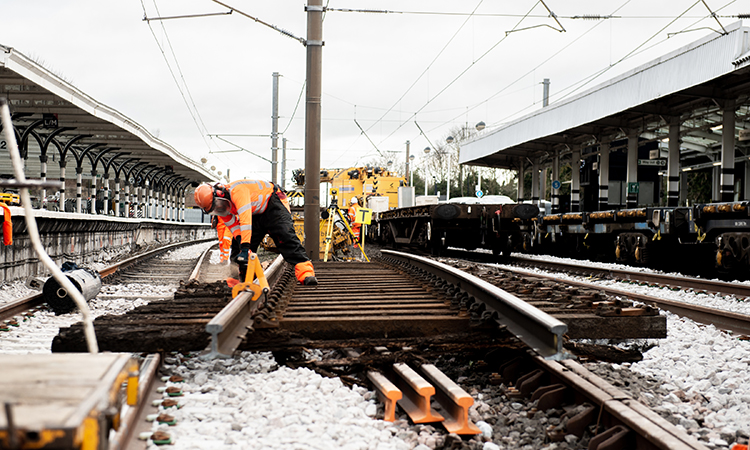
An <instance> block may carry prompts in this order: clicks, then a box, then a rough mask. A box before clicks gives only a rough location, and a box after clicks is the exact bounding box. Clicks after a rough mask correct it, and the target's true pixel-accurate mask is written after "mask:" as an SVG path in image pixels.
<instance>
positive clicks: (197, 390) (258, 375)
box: [150, 352, 418, 450]
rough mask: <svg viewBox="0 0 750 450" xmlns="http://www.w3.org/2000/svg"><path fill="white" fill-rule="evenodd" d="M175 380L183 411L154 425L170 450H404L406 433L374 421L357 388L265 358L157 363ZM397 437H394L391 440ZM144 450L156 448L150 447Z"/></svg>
mask: <svg viewBox="0 0 750 450" xmlns="http://www.w3.org/2000/svg"><path fill="white" fill-rule="evenodd" d="M165 363H166V366H165V369H166V370H167V371H170V372H171V373H173V374H177V375H180V376H182V377H183V378H184V379H185V383H184V384H183V383H175V384H172V383H169V384H170V385H172V386H178V387H181V388H182V390H183V393H184V396H183V397H176V398H175V399H176V400H178V401H179V402H180V403H181V404H182V405H183V406H182V407H181V408H180V409H177V410H175V408H168V409H166V410H163V412H165V413H167V414H170V415H173V416H174V417H175V419H176V425H174V426H168V425H166V424H156V423H155V424H154V431H156V430H157V429H158V430H162V431H165V432H167V433H170V434H171V435H172V436H173V439H174V443H173V445H172V446H170V448H174V449H185V450H187V449H206V450H209V449H210V450H218V449H227V450H229V449H320V450H327V449H333V448H341V449H351V450H367V449H373V450H376V449H377V450H388V449H396V450H406V449H411V448H414V446H415V445H416V444H418V443H417V442H413V443H407V442H406V441H404V440H403V439H402V437H406V438H408V437H411V438H413V440H414V441H416V440H417V439H416V436H414V433H411V434H412V435H411V436H410V435H409V434H410V433H409V432H406V431H404V430H403V429H401V428H400V427H398V426H397V425H394V424H392V423H389V422H385V421H382V420H377V419H375V418H374V417H375V416H376V414H377V412H378V405H377V403H376V397H375V395H374V393H373V392H371V391H368V390H367V389H366V388H364V387H358V386H354V387H352V388H349V387H347V386H344V384H343V383H342V382H341V381H340V380H339V379H338V378H325V377H322V376H321V375H319V374H317V373H315V372H313V371H312V370H309V369H305V368H300V369H290V368H288V367H283V366H282V367H278V366H277V365H276V362H275V360H274V359H273V356H271V354H270V353H251V352H243V353H241V354H239V355H237V356H236V357H235V358H233V359H227V360H214V361H203V360H201V359H200V358H197V357H196V358H190V359H184V357H182V356H181V355H175V356H173V357H168V358H165ZM400 433H401V434H403V436H399V434H400ZM150 448H154V449H155V448H159V447H158V446H156V445H153V446H151V447H150Z"/></svg>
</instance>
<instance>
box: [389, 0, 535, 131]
mask: <svg viewBox="0 0 750 450" xmlns="http://www.w3.org/2000/svg"><path fill="white" fill-rule="evenodd" d="M538 4H539V1H537V2H536V3H534V5H533V6H532V7H531V8H530V9H529V11H528V12H527V15H528V14H530V13H531V11H533V10H534V8H536V5H538ZM526 17H527V16H524V17H522V18H521V19H520V20H519V21H518V22H517V23H516V25H515V26H514V27H513V29H512V30H514V29H516V28H518V27H519V25H521V23H522V22H523V21H524V19H525V18H526ZM512 30H511V31H512ZM507 38H508V34H507V33H506V34H505V36H503V37H502V38H500V40H499V41H497V42H496V43H495V44H494V45H492V47H490V48H489V49H487V50H486V51H485V52H484V53H482V54H481V55H480V56H479V58H477V59H475V60H474V61H472V62H471V64H469V65H468V66H467V67H466V68H465V69H464V70H463V71H461V73H459V74H458V75H457V76H456V77H455V78H453V80H451V81H450V82H449V83H448V84H447V85H445V86H444V87H443V88H442V89H441V90H440V91H439V92H438V93H437V94H435V95H434V96H432V97H431V98H429V99H428V100H427V102H426V103H425V104H424V105H422V107H420V108H419V109H418V110H417V111H415V112H414V113H413V114H412V115H411V117H409V118H408V119H407V120H405V121H403V122H402V123H401V125H399V126H398V127H396V129H395V130H393V131H392V132H391V134H389V135H388V136H386V137H385V139H383V140H382V141H381V143H383V142H385V141H386V140H387V139H389V138H390V137H391V136H393V135H394V134H395V133H396V132H397V131H398V130H400V129H401V128H402V127H403V126H404V125H406V123H407V122H408V121H409V120H412V119H413V118H415V117H416V116H417V114H418V113H419V112H421V111H422V110H424V109H425V108H426V107H427V105H429V104H430V103H431V102H432V101H434V100H435V99H436V98H438V97H439V96H440V95H442V94H443V92H445V91H446V90H448V88H450V87H451V86H452V85H453V84H454V83H455V82H456V81H458V80H459V79H460V78H461V77H463V76H464V75H465V74H466V73H467V72H468V71H469V70H470V69H471V68H472V67H474V65H475V64H476V63H478V62H479V61H481V60H482V59H484V57H485V56H487V55H488V54H489V53H490V52H492V50H494V49H495V48H496V47H497V46H498V45H500V44H501V43H502V42H503V41H505V39H507Z"/></svg>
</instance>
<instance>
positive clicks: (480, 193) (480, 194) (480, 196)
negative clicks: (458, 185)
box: [476, 190, 484, 198]
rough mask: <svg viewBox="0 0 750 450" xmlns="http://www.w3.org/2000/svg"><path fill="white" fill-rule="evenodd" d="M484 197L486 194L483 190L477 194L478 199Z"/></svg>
mask: <svg viewBox="0 0 750 450" xmlns="http://www.w3.org/2000/svg"><path fill="white" fill-rule="evenodd" d="M483 195H484V192H482V191H481V190H478V191H477V192H476V196H477V198H482V196H483Z"/></svg>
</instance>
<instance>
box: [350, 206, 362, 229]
mask: <svg viewBox="0 0 750 450" xmlns="http://www.w3.org/2000/svg"><path fill="white" fill-rule="evenodd" d="M357 211H359V205H358V204H356V203H354V204H352V206H350V207H349V211H348V213H349V223H351V224H352V227H357V228H359V225H360V224H358V223H354V221H355V220H356V219H357Z"/></svg>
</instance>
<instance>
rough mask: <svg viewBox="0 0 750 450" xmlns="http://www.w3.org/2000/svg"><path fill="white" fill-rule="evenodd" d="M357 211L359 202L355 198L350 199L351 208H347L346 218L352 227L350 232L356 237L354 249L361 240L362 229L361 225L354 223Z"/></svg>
mask: <svg viewBox="0 0 750 450" xmlns="http://www.w3.org/2000/svg"><path fill="white" fill-rule="evenodd" d="M358 211H359V200H357V197H356V196H354V197H352V200H351V206H350V207H349V211H347V216H348V218H349V223H350V224H351V226H352V231H353V232H354V235H355V236H357V242H355V243H354V248H357V243H358V242H359V241H360V239H362V235H361V232H362V228H361V225H360V224H358V223H356V222H355V220H356V219H357V212H358Z"/></svg>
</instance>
